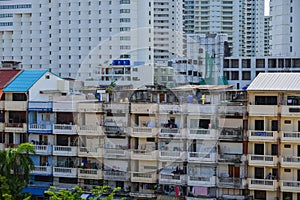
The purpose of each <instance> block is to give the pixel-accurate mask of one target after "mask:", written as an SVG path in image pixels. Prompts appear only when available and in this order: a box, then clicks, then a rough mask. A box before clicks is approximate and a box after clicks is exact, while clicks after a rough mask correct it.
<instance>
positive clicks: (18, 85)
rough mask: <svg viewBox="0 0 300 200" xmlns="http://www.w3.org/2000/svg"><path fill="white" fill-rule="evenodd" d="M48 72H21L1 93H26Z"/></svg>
mask: <svg viewBox="0 0 300 200" xmlns="http://www.w3.org/2000/svg"><path fill="white" fill-rule="evenodd" d="M47 71H48V70H23V71H22V72H21V73H20V74H19V75H18V76H17V77H16V78H15V79H14V80H13V81H11V82H10V83H9V84H8V85H7V86H6V87H5V88H4V90H3V92H27V91H28V90H29V89H30V88H31V87H32V86H33V84H34V83H35V82H36V81H38V80H39V79H40V78H41V77H42V76H43V75H44V74H45V73H46V72H47Z"/></svg>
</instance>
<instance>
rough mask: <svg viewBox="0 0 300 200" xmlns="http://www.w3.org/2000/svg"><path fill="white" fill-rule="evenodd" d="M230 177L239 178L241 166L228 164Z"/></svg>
mask: <svg viewBox="0 0 300 200" xmlns="http://www.w3.org/2000/svg"><path fill="white" fill-rule="evenodd" d="M228 174H229V177H232V178H239V177H240V167H235V166H234V165H229V166H228Z"/></svg>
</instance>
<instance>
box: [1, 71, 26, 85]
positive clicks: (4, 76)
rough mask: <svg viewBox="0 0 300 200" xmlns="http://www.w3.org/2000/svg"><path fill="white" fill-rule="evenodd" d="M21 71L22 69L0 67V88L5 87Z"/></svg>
mask: <svg viewBox="0 0 300 200" xmlns="http://www.w3.org/2000/svg"><path fill="white" fill-rule="evenodd" d="M20 71H21V70H20V69H0V89H3V88H4V87H5V85H6V84H7V83H8V82H9V81H10V80H11V79H12V78H14V77H15V76H16V75H17V74H18V73H19V72H20Z"/></svg>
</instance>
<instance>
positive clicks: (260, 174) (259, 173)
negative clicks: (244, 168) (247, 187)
mask: <svg viewBox="0 0 300 200" xmlns="http://www.w3.org/2000/svg"><path fill="white" fill-rule="evenodd" d="M254 171H255V175H254V177H255V178H256V179H264V178H265V176H264V168H263V167H255V170H254Z"/></svg>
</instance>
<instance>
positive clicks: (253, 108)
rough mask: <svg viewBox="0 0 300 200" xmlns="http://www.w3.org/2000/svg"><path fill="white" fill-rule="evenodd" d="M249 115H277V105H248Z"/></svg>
mask: <svg viewBox="0 0 300 200" xmlns="http://www.w3.org/2000/svg"><path fill="white" fill-rule="evenodd" d="M248 110H249V116H277V114H278V106H277V105H276V106H275V105H249V106H248Z"/></svg>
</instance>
